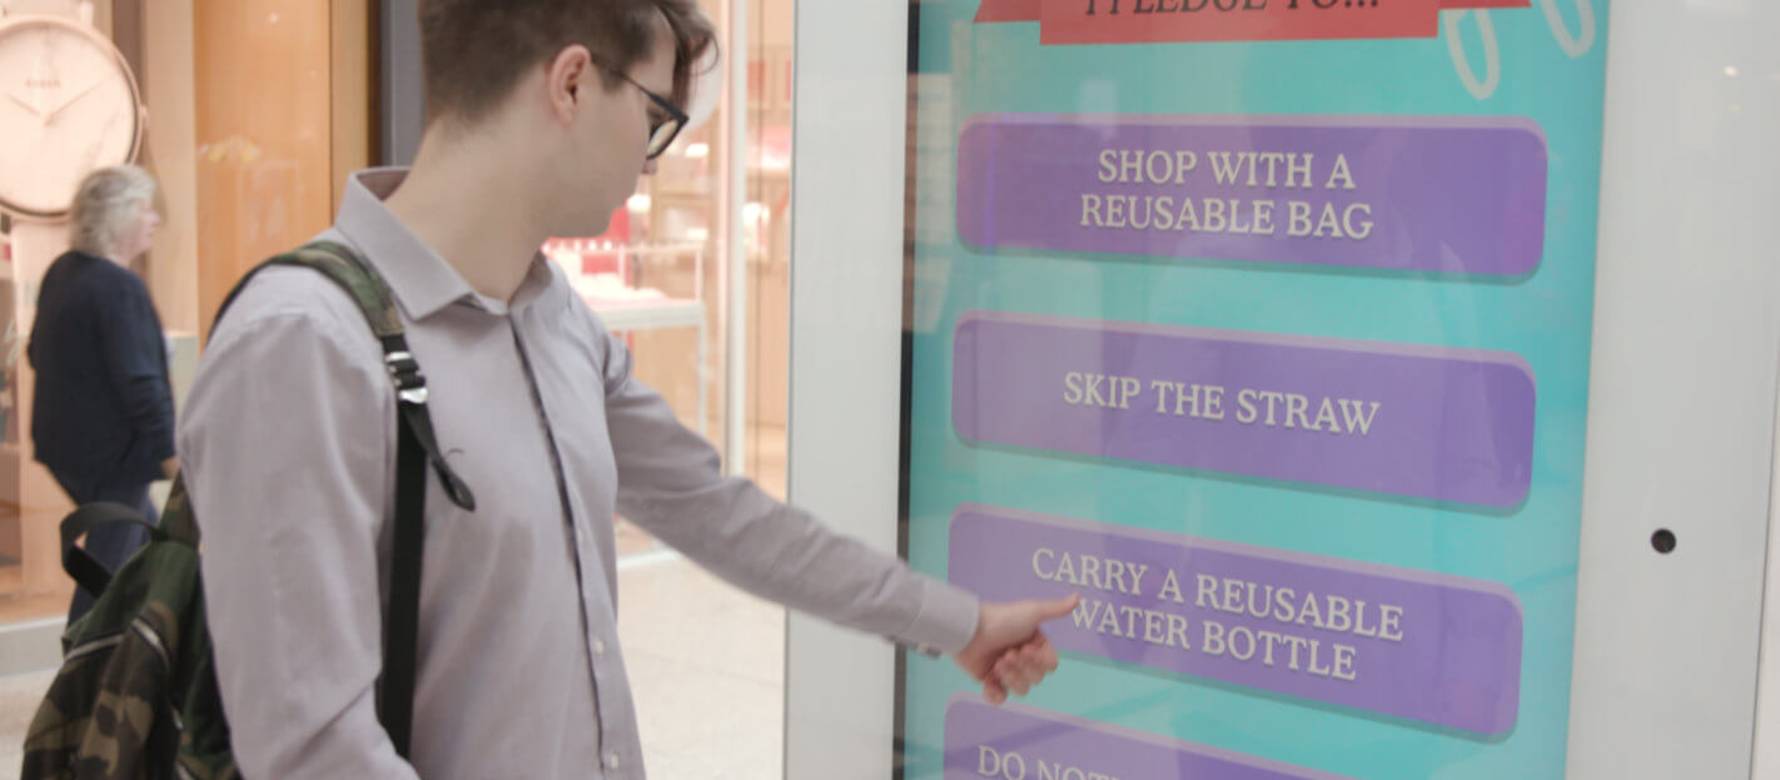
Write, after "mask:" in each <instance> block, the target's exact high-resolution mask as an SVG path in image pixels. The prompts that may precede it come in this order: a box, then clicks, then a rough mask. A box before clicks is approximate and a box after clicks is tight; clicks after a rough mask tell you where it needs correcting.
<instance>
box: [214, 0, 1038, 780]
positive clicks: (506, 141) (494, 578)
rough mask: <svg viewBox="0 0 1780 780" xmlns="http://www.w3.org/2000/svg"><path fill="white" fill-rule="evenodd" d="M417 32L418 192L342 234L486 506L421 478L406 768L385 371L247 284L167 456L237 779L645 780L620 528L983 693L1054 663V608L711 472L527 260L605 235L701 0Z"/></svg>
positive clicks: (317, 313) (280, 289)
mask: <svg viewBox="0 0 1780 780" xmlns="http://www.w3.org/2000/svg"><path fill="white" fill-rule="evenodd" d="M420 15H421V33H422V45H423V61H424V69H425V81H426V90H427V101H428V106H429V110H430V111H431V116H430V117H429V124H428V128H427V131H426V133H425V135H424V137H423V140H422V143H421V148H420V151H419V153H418V156H417V158H416V161H415V164H414V168H413V170H412V171H411V172H408V173H407V174H406V175H405V176H404V174H403V173H402V172H397V171H374V172H368V173H364V174H360V175H358V176H357V177H355V178H354V179H353V180H352V181H351V182H350V184H349V188H348V191H347V194H346V197H345V200H344V202H343V204H342V206H341V209H340V214H339V218H338V221H337V223H336V225H335V228H334V230H332V231H330V233H329V234H328V237H329V238H331V239H333V240H337V241H341V242H344V243H347V244H349V245H352V246H354V247H356V248H357V249H358V250H359V251H360V252H361V253H363V254H364V255H366V256H367V258H368V259H369V261H370V262H371V264H372V265H374V266H375V267H376V268H377V269H378V270H379V271H380V273H381V274H382V275H383V276H384V277H385V279H387V280H388V282H389V284H390V286H391V288H392V290H393V292H394V294H395V297H396V299H397V302H398V304H399V305H400V308H401V310H402V316H403V320H404V323H405V325H406V327H407V329H408V343H409V344H410V345H411V347H412V349H413V353H414V356H415V358H416V359H417V360H418V361H419V363H420V364H421V366H422V367H423V369H424V371H425V372H426V376H427V380H428V388H429V390H430V394H431V397H430V400H429V401H428V406H429V407H430V409H431V411H432V419H433V422H434V424H435V426H436V429H437V432H438V438H439V440H440V444H441V446H442V447H443V448H444V449H445V450H447V451H448V453H449V455H448V457H449V459H450V461H451V466H452V467H453V469H455V470H456V471H457V473H458V474H459V475H460V476H461V477H463V479H464V480H465V481H466V482H467V483H468V484H469V485H470V487H471V488H472V489H473V490H474V491H475V494H476V499H477V508H476V510H475V511H473V512H467V511H463V510H460V509H459V508H457V507H456V506H454V505H452V504H451V503H450V502H449V501H447V500H445V497H444V494H443V492H442V490H441V489H440V487H439V485H438V483H437V481H436V478H435V477H429V480H432V483H431V484H430V485H429V488H428V490H429V499H428V503H427V524H428V532H427V541H426V549H425V556H424V557H425V564H424V571H425V579H424V581H423V584H422V601H421V615H420V621H421V631H420V651H419V673H418V685H417V688H418V690H417V694H416V699H415V723H414V735H413V743H412V753H411V756H412V764H410V763H409V762H406V761H403V760H402V759H400V758H399V757H398V756H397V755H396V753H395V752H394V750H393V749H392V747H391V743H390V741H389V739H388V736H387V734H386V733H385V732H384V730H383V729H382V728H381V727H380V726H379V725H378V722H377V716H376V712H375V701H374V699H375V695H374V691H375V686H376V681H377V676H378V673H379V667H380V629H379V627H380V614H381V607H380V593H382V592H383V590H382V588H384V583H385V581H386V578H387V573H386V571H387V565H388V562H389V555H390V544H391V543H390V533H391V530H392V529H391V525H392V524H391V523H389V522H387V517H388V515H389V514H390V512H391V507H392V504H393V500H394V499H393V494H394V491H393V485H394V475H393V472H394V461H395V449H396V448H395V441H394V436H393V433H392V432H393V430H394V429H395V414H396V410H395V401H394V399H393V396H392V392H391V389H390V383H389V379H388V377H387V376H386V375H385V371H384V368H383V366H382V359H381V354H382V353H381V351H380V349H379V346H378V343H377V342H376V340H375V339H374V338H373V337H372V336H371V334H370V332H369V330H368V328H367V327H366V325H365V323H364V321H363V318H362V317H361V315H360V314H359V312H358V310H357V309H356V308H355V307H354V305H353V303H352V302H351V301H349V300H348V299H347V297H346V296H345V295H344V294H343V293H341V292H340V291H339V290H338V289H337V288H335V287H333V285H332V284H331V283H329V282H328V281H327V280H325V279H324V278H322V277H321V275H320V274H317V273H314V272H310V271H306V270H301V269H274V270H270V271H268V272H266V273H263V274H261V275H260V276H259V277H258V278H256V279H255V281H254V282H253V284H252V285H250V286H249V287H248V288H247V290H246V291H245V292H244V293H243V294H242V296H241V297H240V299H238V300H237V302H236V304H235V305H234V307H233V308H232V309H231V310H230V311H229V314H228V316H227V317H226V318H225V320H224V321H223V322H222V324H221V325H220V326H219V327H218V328H217V330H216V332H215V334H214V336H213V339H212V341H211V343H210V346H209V349H208V352H207V354H206V356H205V358H204V362H203V365H202V366H201V368H200V371H199V376H198V379H197V381H196V383H195V385H194V387H193V390H192V395H191V399H190V402H189V405H188V411H187V414H186V420H185V423H184V425H183V426H182V428H181V432H180V445H181V447H180V451H181V458H182V460H183V461H184V463H185V465H186V469H187V470H186V479H187V484H188V488H189V490H190V495H191V499H192V502H193V507H194V509H195V510H196V512H197V515H198V517H199V518H200V519H201V521H202V523H203V528H202V530H203V533H204V539H205V555H204V570H203V575H204V585H205V597H206V599H207V601H208V609H209V621H210V629H211V632H212V634H213V637H214V642H215V647H216V663H217V669H218V678H219V682H220V684H221V687H222V693H223V704H224V707H225V709H226V711H227V712H228V716H229V720H230V724H231V727H232V728H233V736H232V744H233V745H234V747H235V751H236V758H237V760H238V761H239V762H240V765H241V770H242V773H243V775H244V776H247V777H277V778H287V779H291V778H343V777H351V778H409V777H415V776H420V777H426V778H490V777H528V778H530V777H540V778H552V777H577V778H580V777H605V778H633V777H642V776H643V769H642V765H641V755H640V746H639V743H638V739H637V733H636V716H635V713H634V710H633V706H632V700H631V694H630V691H629V688H628V686H627V684H626V680H625V672H624V663H623V660H622V654H621V653H620V650H619V647H618V643H617V635H616V620H615V614H616V598H615V593H614V590H615V587H616V578H615V576H614V565H613V544H612V526H611V522H610V520H611V518H612V516H613V515H614V513H615V512H622V513H623V514H624V516H626V517H628V518H631V519H632V520H634V521H635V522H637V523H638V524H639V525H641V526H643V527H644V528H646V529H648V530H649V531H650V532H652V533H653V534H654V535H655V536H657V537H658V538H660V539H662V540H664V541H666V542H667V543H669V544H671V545H673V546H675V547H677V548H678V549H680V550H681V551H682V552H684V553H685V554H687V555H688V556H689V557H690V558H692V559H693V560H695V561H697V562H698V563H700V564H701V565H704V566H705V567H707V568H709V569H711V570H713V571H714V572H716V573H717V574H719V575H721V576H723V577H725V578H726V579H728V580H729V581H731V582H733V583H735V584H737V585H739V586H741V587H743V588H745V589H747V590H749V591H752V592H754V593H756V594H758V595H761V596H763V597H766V598H770V599H774V600H776V601H779V602H782V603H785V604H787V605H789V606H792V607H795V608H799V609H804V610H808V611H810V612H813V613H815V614H818V615H821V616H823V617H826V618H829V619H831V620H834V621H837V622H840V623H842V624H845V625H849V626H852V627H855V628H859V629H862V630H866V631H872V632H876V633H879V634H883V635H886V636H890V637H893V638H895V639H897V640H899V641H903V642H907V643H909V644H911V645H917V646H924V647H928V648H932V649H936V650H939V651H945V652H949V653H952V654H953V655H954V656H955V657H956V659H957V661H958V663H959V664H960V665H961V666H962V667H963V668H964V669H965V670H966V671H967V672H968V673H970V674H971V675H972V676H973V677H975V678H976V679H978V680H981V681H983V682H984V692H985V695H986V696H988V697H989V698H991V699H993V700H997V701H998V700H1000V699H1001V698H1002V697H1004V696H1005V695H1006V694H1007V693H1008V692H1010V691H1011V692H1013V693H1024V692H1025V691H1026V690H1027V689H1028V688H1029V687H1030V686H1031V685H1032V684H1034V683H1035V682H1037V681H1038V680H1039V679H1041V678H1042V677H1044V676H1045V674H1047V673H1048V672H1049V671H1051V670H1052V669H1054V668H1055V666H1056V662H1057V659H1056V653H1055V650H1054V649H1053V648H1052V647H1051V646H1050V645H1049V643H1048V642H1046V641H1045V639H1044V637H1043V635H1042V634H1040V633H1039V631H1038V627H1039V625H1040V623H1041V622H1043V621H1044V620H1047V619H1054V618H1057V617H1061V616H1063V615H1066V614H1067V613H1068V611H1069V610H1070V609H1071V608H1072V607H1073V603H1072V602H1070V601H1062V602H1052V603H1020V604H1012V605H979V604H978V602H977V601H976V600H975V599H974V598H973V597H971V596H970V595H968V594H966V593H963V592H961V591H959V590H957V589H955V588H952V587H950V586H948V585H946V584H944V583H942V582H938V581H934V580H930V579H927V578H924V577H921V576H918V575H916V574H913V573H911V572H910V571H908V570H907V568H906V567H904V566H903V565H902V564H901V563H900V562H899V561H897V560H895V559H894V558H892V557H889V556H885V555H882V554H880V553H877V552H875V551H872V550H870V549H868V548H866V547H864V546H862V545H860V544H858V543H856V542H853V541H851V540H848V539H845V538H842V537H839V536H836V535H834V534H832V533H830V532H828V531H827V530H825V529H824V528H823V527H822V526H820V525H819V524H817V523H816V522H815V521H814V520H813V519H811V518H810V517H808V516H807V515H805V514H804V513H801V512H798V511H796V510H793V509H790V508H788V507H785V506H783V505H781V504H779V503H777V502H775V501H773V500H772V499H770V498H768V497H767V496H766V495H764V494H763V493H761V492H760V491H759V490H758V489H756V488H755V487H754V486H753V485H752V484H750V483H748V482H746V481H743V480H738V479H725V478H723V477H722V476H721V475H720V473H719V471H718V463H717V457H716V455H715V453H714V452H713V451H712V450H711V448H710V447H709V445H707V444H705V443H704V442H703V441H702V440H700V439H698V438H697V437H696V436H694V435H693V434H691V433H689V432H688V431H687V430H685V429H684V428H683V427H681V426H680V425H679V424H678V423H676V422H675V420H674V418H673V416H672V414H671V412H670V410H669V409H668V407H667V406H666V404H665V403H663V401H662V400H661V399H660V398H659V397H658V396H657V395H656V394H655V393H654V392H652V391H650V390H649V389H648V388H646V387H644V386H642V385H641V384H640V383H638V382H637V381H636V380H635V379H634V378H633V377H632V376H631V361H630V356H629V355H628V353H627V352H626V351H625V349H624V346H623V344H622V342H620V341H619V340H617V339H615V338H613V337H612V336H611V335H610V334H609V333H607V331H606V330H605V328H604V327H603V326H602V325H601V324H600V322H599V320H598V318H597V317H595V316H594V315H593V314H592V313H591V312H590V311H588V309H587V308H586V307H585V306H584V305H583V304H582V303H581V302H580V300H579V299H578V298H577V297H576V296H575V295H574V294H573V293H572V291H571V290H570V288H569V285H568V284H567V283H566V282H565V281H564V280H563V279H562V278H561V277H560V276H558V275H557V274H556V273H555V272H554V271H553V270H552V269H551V266H550V264H549V263H547V262H545V261H543V260H541V259H539V257H538V254H537V249H538V247H539V246H540V245H541V244H542V242H543V241H544V239H545V238H547V237H549V236H552V235H576V234H586V233H588V232H590V231H592V232H598V230H599V229H600V228H601V226H602V224H603V220H605V219H606V215H608V214H610V213H611V212H612V211H613V210H614V209H615V208H616V207H617V206H618V205H619V204H620V203H622V202H623V200H624V199H625V197H627V196H628V195H629V194H630V192H631V190H632V188H633V186H634V181H635V178H636V176H637V174H638V173H639V172H642V173H648V172H650V171H652V170H653V168H654V164H653V163H652V162H650V158H652V157H653V156H654V155H656V154H659V153H660V152H661V151H663V150H664V149H665V148H666V144H667V143H669V142H671V140H672V136H673V134H674V133H675V132H677V128H678V125H679V124H681V123H683V121H684V113H683V111H682V109H681V108H680V107H681V106H684V105H686V102H687V92H688V84H689V82H690V80H691V77H692V75H693V74H692V68H693V67H695V63H697V62H700V61H701V56H702V55H704V54H706V53H707V52H708V51H709V49H710V48H711V45H712V33H711V30H710V28H709V25H708V23H707V22H706V21H705V19H704V18H703V17H702V16H701V15H700V14H699V12H698V10H697V7H696V5H695V4H694V0H507V1H506V2H495V0H422V2H421V4H420ZM713 650H718V651H720V649H717V648H714V649H713ZM718 660H719V662H721V658H720V657H719V659H718Z"/></svg>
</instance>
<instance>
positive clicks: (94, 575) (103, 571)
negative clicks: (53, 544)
mask: <svg viewBox="0 0 1780 780" xmlns="http://www.w3.org/2000/svg"><path fill="white" fill-rule="evenodd" d="M114 525H139V526H142V527H143V528H147V529H149V530H150V531H153V530H154V526H152V525H149V524H148V521H147V520H146V519H144V518H143V517H142V511H141V510H139V509H132V508H130V507H127V506H124V505H123V504H114V503H111V502H109V501H95V502H93V503H90V504H83V505H81V507H80V508H79V509H76V510H74V511H73V512H71V513H69V515H68V516H67V517H65V518H63V519H62V569H63V571H66V572H68V576H70V577H73V578H74V581H75V583H77V584H79V585H80V587H82V588H85V589H86V591H87V593H90V594H92V596H93V598H98V597H99V595H100V594H102V593H104V592H105V588H106V586H108V585H110V584H111V574H112V572H111V570H110V569H107V568H105V565H104V564H102V563H100V562H98V561H97V560H94V558H93V556H92V555H91V554H89V553H87V551H86V550H83V549H81V548H80V545H78V544H75V542H78V541H80V537H82V536H86V535H87V532H89V531H94V530H97V529H100V528H105V527H108V526H114Z"/></svg>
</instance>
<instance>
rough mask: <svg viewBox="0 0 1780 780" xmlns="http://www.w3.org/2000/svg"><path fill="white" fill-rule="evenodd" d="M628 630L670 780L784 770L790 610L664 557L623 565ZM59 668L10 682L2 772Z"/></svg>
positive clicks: (3, 697)
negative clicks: (787, 616) (786, 643)
mask: <svg viewBox="0 0 1780 780" xmlns="http://www.w3.org/2000/svg"><path fill="white" fill-rule="evenodd" d="M618 576H619V594H620V608H619V615H620V619H619V623H620V626H619V629H620V633H621V635H622V636H623V637H624V653H625V661H626V663H627V665H628V666H629V671H630V678H631V684H632V687H633V688H634V690H635V692H636V697H637V710H638V719H639V721H640V723H639V725H640V727H641V729H642V736H643V752H644V756H645V761H646V762H647V765H648V767H649V770H650V772H649V774H650V776H651V777H657V778H664V780H682V779H684V780H718V779H719V778H722V779H723V780H730V779H731V778H735V779H736V780H754V779H755V778H759V779H760V780H767V779H768V778H776V777H780V776H781V774H782V772H781V770H780V762H781V753H782V744H783V723H784V717H783V712H784V710H783V701H784V692H783V691H784V635H785V617H784V615H785V613H784V611H783V610H781V609H779V608H778V607H776V606H773V605H771V604H767V603H765V602H762V601H760V600H758V599H755V598H752V597H750V596H747V595H745V594H742V593H740V592H738V591H736V590H735V589H734V588H731V587H729V586H727V585H724V584H723V583H721V582H719V581H718V580H716V579H715V578H713V577H711V576H710V575H708V574H706V573H704V571H703V570H701V569H699V568H697V567H696V566H693V565H692V564H690V563H687V562H686V561H685V560H683V559H681V558H679V557H677V556H673V555H671V554H669V555H663V554H645V555H641V556H633V557H632V558H630V559H629V560H627V561H624V562H621V563H620V564H619V575H618ZM52 674H53V673H52V672H36V673H31V674H20V675H13V676H10V677H0V778H15V777H17V776H18V766H19V760H20V753H19V750H20V746H21V745H22V743H23V741H24V734H25V727H26V726H27V725H29V723H30V719H31V714H32V713H33V712H34V711H35V709H36V706H37V701H38V699H39V698H41V697H42V696H43V691H44V689H45V688H47V687H48V686H49V682H50V678H51V676H52Z"/></svg>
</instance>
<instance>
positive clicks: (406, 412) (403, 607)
mask: <svg viewBox="0 0 1780 780" xmlns="http://www.w3.org/2000/svg"><path fill="white" fill-rule="evenodd" d="M281 265H282V266H300V267H305V268H311V269H314V270H316V271H320V272H321V273H322V275H324V276H326V277H327V278H328V279H329V280H331V281H333V282H334V283H335V284H337V285H339V286H340V288H341V289H342V290H344V291H345V292H346V294H347V295H349V296H350V297H351V298H352V299H353V301H354V302H355V303H357V304H358V307H359V311H360V312H361V313H363V314H364V316H365V321H366V323H368V324H369V325H370V326H371V331H372V333H374V334H375V335H376V336H377V340H378V343H379V344H380V345H381V346H382V348H383V365H384V368H385V370H387V371H388V372H389V377H390V382H391V383H392V384H393V385H394V386H395V391H396V409H397V411H398V415H397V417H398V420H397V425H396V440H397V444H396V516H395V522H396V526H395V539H394V547H393V549H392V552H391V557H390V572H389V605H388V608H387V609H386V611H385V612H384V628H383V676H382V678H381V680H380V682H379V687H378V691H377V719H378V720H379V721H380V722H382V723H383V727H384V729H385V730H387V731H388V732H389V737H390V741H391V742H393V743H394V744H395V748H396V753H397V754H399V755H401V756H402V757H403V758H407V757H408V749H409V744H410V742H411V737H412V735H413V722H414V688H415V676H416V672H417V667H418V662H417V654H418V645H419V637H420V581H421V561H422V554H423V552H424V549H425V544H426V469H427V465H428V464H431V465H432V467H433V469H434V471H435V472H436V473H437V474H438V476H439V482H440V485H441V486H442V487H443V488H444V490H445V494H446V496H447V497H448V498H450V499H451V502H452V503H454V504H456V505H458V506H460V507H462V508H463V509H464V510H466V511H475V509H476V497H475V494H474V493H472V492H470V488H469V486H468V485H466V484H464V482H463V480H461V479H459V478H458V476H457V474H456V472H454V471H452V469H451V466H450V464H448V463H446V461H445V458H444V456H443V454H442V453H441V450H440V448H439V443H438V440H437V438H436V437H435V436H434V435H433V422H432V417H431V415H430V414H428V412H427V395H428V393H427V387H426V376H425V375H424V374H422V373H421V371H420V364H419V363H417V362H415V360H414V355H413V354H412V353H411V352H409V350H408V341H407V338H406V337H405V336H404V335H403V330H402V320H401V316H400V313H399V312H397V311H396V306H395V298H394V297H393V296H392V295H391V294H390V292H389V286H388V285H387V284H386V283H385V282H384V281H383V277H381V276H379V275H378V274H377V271H376V270H375V269H373V268H372V267H371V266H370V264H369V263H366V262H365V261H364V260H363V259H362V258H360V257H359V256H358V253H357V252H355V251H353V250H352V249H351V248H350V247H347V246H344V245H341V244H337V243H333V242H315V243H312V244H308V245H306V246H303V247H301V248H299V249H297V250H296V251H294V252H291V253H289V254H285V255H280V256H279V257H275V258H272V259H271V260H268V261H266V262H265V263H262V264H261V265H260V266H258V267H256V268H254V269H253V270H252V271H250V272H248V274H247V276H246V277H245V278H243V279H242V280H241V282H240V283H239V284H237V285H236V287H235V289H234V290H233V291H232V292H230V293H229V296H228V298H227V299H226V300H224V301H223V305H222V309H221V311H219V312H218V314H217V319H218V320H219V321H220V320H221V319H222V315H223V313H225V312H227V311H228V308H229V305H230V304H231V303H233V302H234V300H235V298H236V296H238V295H239V294H240V293H241V290H242V289H244V288H245V287H246V286H247V283H248V281H249V280H251V279H252V278H253V276H254V275H255V274H257V273H259V272H260V271H261V270H264V269H266V268H268V267H272V266H281Z"/></svg>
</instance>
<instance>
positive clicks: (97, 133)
mask: <svg viewBox="0 0 1780 780" xmlns="http://www.w3.org/2000/svg"><path fill="white" fill-rule="evenodd" d="M139 117H140V113H139V109H138V103H137V93H136V84H135V81H134V80H133V79H132V78H131V76H130V72H129V69H128V68H127V67H126V66H125V65H124V63H123V60H122V58H121V57H119V56H118V53H117V50H116V49H115V48H113V47H112V46H111V44H110V42H109V41H106V40H105V39H103V38H101V37H99V36H98V35H97V34H95V33H93V32H91V31H89V30H86V29H84V28H81V27H78V26H76V25H74V24H71V23H68V22H63V21H60V20H55V19H25V20H20V21H15V22H12V23H10V24H0V206H3V207H5V208H6V209H8V210H10V211H14V212H17V213H21V214H25V215H29V216H38V217H53V216H59V215H61V214H64V213H66V212H67V211H68V207H69V203H70V202H71V201H72V200H73V198H74V192H75V189H76V188H77V187H78V186H79V185H80V179H81V177H83V176H85V175H86V174H87V173H88V172H90V171H92V170H94V169H95V168H100V167H104V166H107V165H116V164H119V163H124V162H128V161H129V160H130V158H131V156H132V155H134V154H135V151H136V138H137V131H138V127H137V121H138V118H139Z"/></svg>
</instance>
